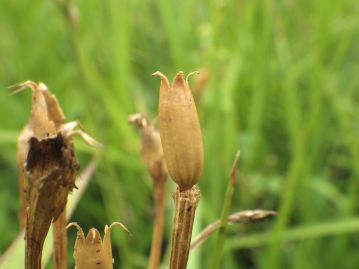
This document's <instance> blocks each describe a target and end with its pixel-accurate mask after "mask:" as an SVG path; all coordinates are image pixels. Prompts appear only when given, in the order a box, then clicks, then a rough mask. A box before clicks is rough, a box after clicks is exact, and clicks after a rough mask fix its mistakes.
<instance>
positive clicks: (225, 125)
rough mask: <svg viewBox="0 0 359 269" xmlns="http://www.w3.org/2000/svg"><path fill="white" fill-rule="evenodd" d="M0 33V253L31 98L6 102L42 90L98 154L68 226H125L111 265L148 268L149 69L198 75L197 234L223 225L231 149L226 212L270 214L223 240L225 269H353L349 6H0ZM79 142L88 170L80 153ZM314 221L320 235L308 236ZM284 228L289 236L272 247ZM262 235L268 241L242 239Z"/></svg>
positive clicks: (357, 172) (355, 145)
mask: <svg viewBox="0 0 359 269" xmlns="http://www.w3.org/2000/svg"><path fill="white" fill-rule="evenodd" d="M69 11H70V12H69ZM69 14H72V15H71V16H69ZM76 14H77V15H76ZM0 36H1V40H0V88H1V89H2V90H1V91H0V123H1V125H0V149H1V150H0V175H1V178H2V180H0V231H1V234H2V240H1V242H0V249H1V250H2V251H3V250H5V249H6V247H7V246H8V245H9V244H10V242H11V241H12V240H13V239H14V238H15V237H16V235H17V232H18V231H17V203H18V200H17V172H16V167H15V152H16V149H15V143H16V136H17V134H18V133H19V131H20V130H21V128H22V127H23V126H24V124H25V122H26V121H27V119H28V115H29V108H30V93H29V92H28V93H22V94H19V95H17V96H9V94H8V90H7V89H6V87H7V86H9V85H12V84H14V83H17V82H20V81H24V80H27V79H31V80H34V81H43V82H45V83H46V84H47V85H48V87H49V88H50V90H51V91H52V92H54V93H55V94H56V95H57V97H58V99H59V101H60V103H61V105H62V107H63V110H64V112H65V114H66V116H67V119H68V120H76V119H79V120H80V121H81V122H82V124H83V125H84V126H85V128H86V130H87V131H88V132H89V133H90V134H91V135H93V136H94V137H96V138H97V139H98V140H100V141H102V142H103V143H104V144H105V146H106V147H105V152H104V154H103V159H102V161H101V163H100V165H99V168H98V170H97V172H96V174H95V176H94V178H93V181H92V182H91V184H90V186H89V189H88V190H87V192H86V194H85V195H84V197H83V199H82V201H81V202H80V204H79V206H78V207H77V210H76V211H75V214H74V216H73V219H72V220H73V221H77V222H79V223H80V224H81V225H82V227H83V228H84V229H85V230H87V229H88V228H90V227H92V226H95V227H97V228H99V229H103V227H104V225H105V224H106V223H111V222H113V221H122V222H124V223H125V224H126V226H127V227H128V228H129V229H130V230H131V232H132V233H133V235H134V236H133V237H131V238H128V237H126V236H124V235H122V234H121V232H116V231H115V232H114V234H113V241H114V251H115V259H116V264H115V268H125V269H126V268H146V259H147V256H148V253H149V247H150V240H151V228H152V227H151V218H152V214H153V212H152V210H153V208H152V206H151V201H152V200H151V199H152V198H151V184H150V179H149V176H148V175H147V173H146V169H145V167H144V165H143V164H142V163H141V161H140V158H139V154H138V151H139V143H138V137H137V134H136V131H135V130H134V129H133V128H131V126H128V124H127V115H128V114H131V113H134V112H137V111H141V112H144V113H147V115H149V116H151V117H155V115H156V109H157V98H158V88H159V81H158V80H157V79H154V78H152V77H151V73H153V72H154V71H156V70H160V71H162V72H163V73H164V74H167V75H168V76H169V77H172V76H174V74H175V73H176V72H177V71H178V70H184V71H185V72H186V73H187V72H190V71H193V70H196V69H200V68H207V69H208V70H210V73H211V76H210V80H209V83H208V86H207V87H206V88H205V89H204V94H203V96H201V98H200V100H198V110H199V113H200V117H201V122H202V129H203V136H204V144H205V167H204V172H203V176H202V179H201V181H200V183H199V185H200V188H201V190H202V200H201V203H200V207H199V210H198V215H197V220H196V227H195V232H198V231H199V230H201V229H202V228H203V227H204V226H206V225H207V224H209V223H211V222H212V221H214V220H215V219H217V218H218V217H219V216H220V212H221V207H222V202H223V198H224V194H225V189H226V184H227V179H228V176H229V172H230V166H231V163H232V159H233V157H234V154H235V152H236V150H237V148H239V149H240V150H241V161H240V170H239V171H240V173H239V174H240V178H239V182H238V184H237V185H236V189H235V193H234V201H233V206H232V211H237V210H242V209H250V208H263V209H274V210H278V211H279V215H278V217H277V218H276V219H275V220H269V221H266V222H264V223H260V224H251V225H249V224H248V225H244V226H236V227H231V228H229V229H228V231H227V233H228V237H230V238H231V240H230V241H229V242H228V247H227V248H226V249H227V251H226V252H225V256H224V258H223V262H222V268H229V269H231V268H270V269H276V268H338V267H340V268H356V267H358V266H359V260H358V255H357V249H358V247H359V235H358V229H359V227H358V229H355V228H353V225H354V226H356V225H357V221H356V220H357V218H358V217H357V216H358V213H359V212H358V211H359V208H358V205H359V203H358V201H359V197H358V195H359V182H358V179H359V166H358V164H359V139H358V138H359V127H358V126H359V117H358V115H359V104H358V103H359V76H358V74H359V65H358V61H359V51H358V49H357V48H358V45H359V2H358V1H355V0H344V1H324V0H318V1H308V0H304V1H293V0H282V1H279V0H278V1H260V0H253V1H248V0H247V1H235V0H227V1H226V0H217V1H214V0H213V1H189V0H182V1H172V0H170V1H168V0H167V1H165V0H159V1H139V0H132V1H117V0H106V1H105V0H104V1H86V0H78V1H72V0H68V1H67V0H57V1H56V0H53V1H40V0H33V1H24V0H14V1H0ZM76 144H77V145H78V156H79V160H80V163H81V164H82V166H85V164H86V163H87V162H88V161H89V159H90V157H91V150H90V151H89V150H88V149H86V147H85V146H84V145H83V144H81V142H80V141H78V140H76ZM173 189H174V186H173V185H169V186H168V196H167V211H166V223H167V227H166V229H167V230H166V238H165V244H164V248H167V247H168V243H169V234H170V228H171V218H172V217H171V216H172V215H171V214H172V213H171V212H172V208H173V205H172V201H171V197H170V193H171V191H172V190H173ZM343 223H344V224H345V223H351V225H344V224H343ZM326 224H328V225H330V227H331V228H330V229H329V228H328V229H326V230H328V231H329V232H328V233H324V232H322V230H321V229H320V228H319V229H318V226H316V225H319V227H327V226H325V225H326ZM320 225H324V226H320ZM307 227H314V228H313V229H312V230H310V232H308V231H307V230H306V229H308V228H307ZM287 229H289V230H288V231H287ZM292 229H295V230H293V231H294V232H293V233H295V236H294V237H295V240H294V241H293V240H289V241H288V242H286V241H283V238H284V239H285V238H286V236H287V235H288V234H289V235H288V236H289V238H290V236H291V231H292ZM298 231H299V232H298ZM301 231H304V232H301ZM331 231H335V232H331ZM258 233H261V234H260V235H261V236H262V237H263V238H264V237H265V238H266V239H265V240H264V239H262V241H260V239H258V240H259V243H257V244H253V243H251V242H253V241H251V240H254V239H251V238H250V237H249V239H248V236H250V235H251V234H254V235H253V236H256V235H257V234H258ZM70 234H71V233H70ZM308 234H310V235H311V236H308ZM243 235H248V236H247V237H243V238H242V236H243ZM72 236H73V235H72ZM72 238H73V237H72ZM301 238H302V239H301ZM246 240H248V241H246ZM263 240H264V241H263ZM246 242H247V245H246ZM261 242H262V243H261ZM72 243H73V239H72V241H71V242H70V243H69V249H71V247H72V245H71V244H72ZM213 243H214V240H213V239H212V240H209V241H208V242H206V243H205V244H204V245H203V246H202V247H201V248H200V249H199V250H198V251H196V252H194V253H193V255H192V256H191V257H190V262H189V268H208V262H209V259H208V258H207V257H208V256H209V255H211V252H212V250H213ZM236 246H237V247H236ZM243 248H245V249H244V250H243ZM69 260H70V261H69V262H70V264H72V258H71V256H70V258H69Z"/></svg>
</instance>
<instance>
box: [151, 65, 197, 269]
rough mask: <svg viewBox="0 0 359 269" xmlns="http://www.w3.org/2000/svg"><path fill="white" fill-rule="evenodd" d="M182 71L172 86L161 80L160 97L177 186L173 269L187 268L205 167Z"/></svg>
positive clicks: (165, 149) (168, 157) (164, 141)
mask: <svg viewBox="0 0 359 269" xmlns="http://www.w3.org/2000/svg"><path fill="white" fill-rule="evenodd" d="M194 73H196V72H192V73H190V74H188V75H187V77H186V80H184V79H183V72H182V71H180V72H178V74H177V75H176V77H175V78H174V81H173V83H172V86H170V84H169V81H168V79H167V77H166V76H165V75H163V74H162V73H161V72H155V73H154V74H153V75H155V76H158V77H160V78H161V86H160V97H159V105H158V110H159V125H160V126H159V127H160V135H161V142H162V146H163V152H164V156H165V160H166V164H167V167H168V172H169V174H170V176H171V177H172V179H173V180H174V181H175V182H176V183H177V185H178V188H177V190H176V191H175V192H174V194H173V198H174V200H175V216H174V221H173V228H172V247H171V259H170V269H185V268H186V267H187V261H188V255H189V248H190V243H191V235H192V227H193V221H194V216H195V210H196V208H197V205H198V202H199V199H200V191H199V189H198V188H197V187H196V185H195V184H196V183H197V181H198V179H199V177H200V175H201V171H202V167H203V144H202V134H201V128H200V123H199V120H198V115H197V109H196V105H195V102H194V99H193V97H192V94H191V91H190V88H189V85H188V78H189V76H190V75H192V74H194Z"/></svg>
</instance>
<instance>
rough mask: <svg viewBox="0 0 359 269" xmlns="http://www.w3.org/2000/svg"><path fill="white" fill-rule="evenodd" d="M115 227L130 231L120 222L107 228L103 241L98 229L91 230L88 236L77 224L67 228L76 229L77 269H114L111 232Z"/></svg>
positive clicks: (75, 255) (75, 256)
mask: <svg viewBox="0 0 359 269" xmlns="http://www.w3.org/2000/svg"><path fill="white" fill-rule="evenodd" d="M114 226H120V227H121V228H122V229H123V230H125V231H126V232H127V233H129V231H128V230H127V228H126V227H125V226H124V225H123V224H122V223H120V222H114V223H112V224H111V225H110V227H108V226H107V225H106V226H105V235H104V237H103V240H102V239H101V235H100V233H99V232H98V230H97V229H95V228H92V229H90V230H89V232H88V234H87V236H86V237H85V234H84V232H83V230H82V228H81V227H80V226H79V225H78V224H77V223H70V224H69V225H67V227H66V228H70V227H76V228H77V238H76V242H75V248H74V259H75V265H76V269H112V268H113V263H114V260H113V258H112V247H111V238H110V236H111V230H112V228H113V227H114Z"/></svg>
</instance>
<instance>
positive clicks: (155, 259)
mask: <svg viewBox="0 0 359 269" xmlns="http://www.w3.org/2000/svg"><path fill="white" fill-rule="evenodd" d="M165 185H166V177H164V178H163V180H162V179H161V180H154V186H153V196H154V202H155V221H154V226H153V231H152V244H151V254H150V259H149V263H148V269H157V268H158V265H159V263H160V258H161V250H162V237H163V211H164V206H165V203H164V202H165V199H164V198H165Z"/></svg>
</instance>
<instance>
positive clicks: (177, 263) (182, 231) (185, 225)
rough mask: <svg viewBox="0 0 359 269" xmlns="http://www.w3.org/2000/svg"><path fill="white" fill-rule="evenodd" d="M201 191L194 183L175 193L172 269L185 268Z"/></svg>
mask: <svg viewBox="0 0 359 269" xmlns="http://www.w3.org/2000/svg"><path fill="white" fill-rule="evenodd" d="M200 196H201V193H200V191H199V189H198V188H197V187H196V185H194V186H193V187H192V188H191V189H189V190H185V191H180V190H179V188H177V190H176V191H175V192H174V193H173V199H174V201H175V206H176V209H175V216H174V220H173V228H172V247H171V259H170V269H185V268H186V267H187V261H188V255H189V250H190V245H191V236H192V228H193V222H194V217H195V212H196V208H197V205H198V202H199V199H200Z"/></svg>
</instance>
